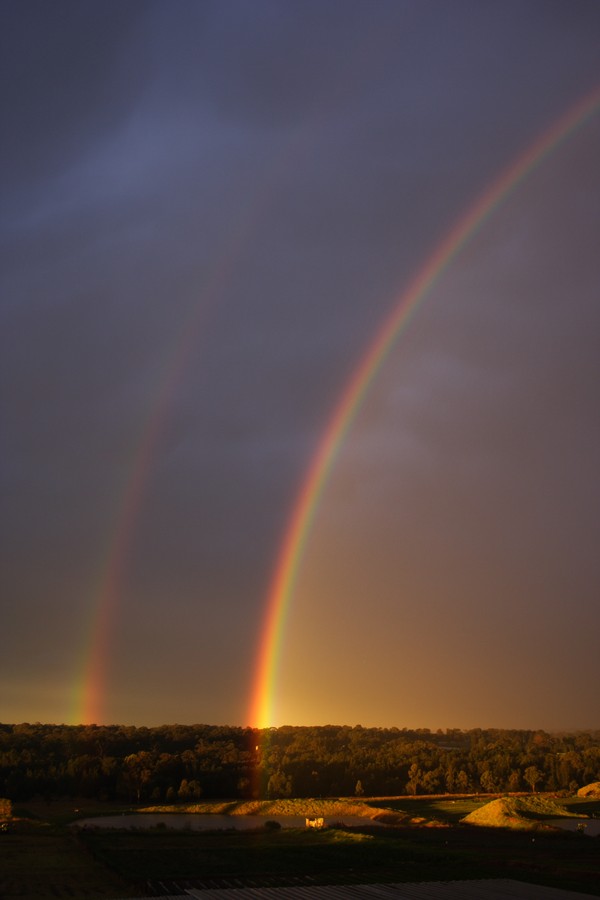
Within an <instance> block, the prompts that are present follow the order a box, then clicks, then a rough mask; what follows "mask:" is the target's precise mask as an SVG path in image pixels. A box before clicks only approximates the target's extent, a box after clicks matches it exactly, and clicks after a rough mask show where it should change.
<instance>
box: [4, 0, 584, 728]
mask: <svg viewBox="0 0 600 900" xmlns="http://www.w3.org/2000/svg"><path fill="white" fill-rule="evenodd" d="M0 12H1V19H2V21H1V23H0V35H1V38H0V40H1V44H2V46H1V47H0V57H1V60H2V73H1V78H0V85H1V92H2V93H1V96H2V101H1V102H2V122H3V139H2V167H1V170H2V212H1V238H2V307H1V313H0V315H1V322H0V334H1V338H0V340H1V346H0V352H1V362H0V375H1V394H2V396H1V400H2V409H1V418H2V435H1V440H2V504H1V514H0V518H1V525H2V539H1V551H2V571H3V576H2V578H3V584H2V589H3V598H4V600H3V606H2V634H3V638H4V639H3V653H2V660H1V662H0V667H1V670H0V676H1V677H0V719H1V720H3V721H8V722H18V721H36V720H39V721H44V722H55V721H68V720H71V719H73V718H75V719H76V718H77V715H78V709H79V711H81V707H78V706H77V704H75V702H74V699H73V698H74V692H75V693H76V692H77V690H78V689H79V688H80V686H81V684H82V682H84V681H85V679H86V674H85V673H86V661H87V660H88V659H89V656H90V653H91V648H92V647H93V645H94V637H93V635H94V632H95V630H96V628H97V625H96V623H97V620H98V615H99V612H101V610H102V609H106V608H108V606H109V605H110V603H112V602H113V601H114V603H115V607H114V609H115V615H114V619H113V620H112V623H111V626H110V631H109V633H108V639H109V640H108V648H109V649H108V651H107V653H106V662H107V669H106V672H107V682H106V691H105V696H104V711H103V721H106V722H130V723H135V724H148V725H150V724H156V723H162V722H173V721H178V722H182V723H183V722H200V721H201V722H210V723H230V724H245V722H246V721H247V711H248V703H249V691H250V684H251V682H252V677H253V672H254V669H255V661H256V654H257V648H258V641H259V635H260V633H261V630H262V623H263V620H264V614H265V604H266V598H267V595H268V590H269V583H270V580H271V578H272V573H273V569H274V566H275V563H276V560H277V558H278V555H279V551H280V545H281V541H282V539H283V533H284V529H285V525H286V522H287V521H288V518H289V516H290V514H291V511H292V508H293V505H294V501H295V497H296V495H297V492H298V491H299V489H300V485H301V482H302V478H303V475H304V473H305V472H306V470H307V468H308V466H309V463H310V460H311V457H312V454H313V453H314V451H315V449H316V447H317V446H318V444H319V440H320V436H321V435H322V433H323V429H324V428H325V426H326V424H327V421H328V417H329V416H330V414H331V412H332V410H333V408H334V407H335V404H336V401H337V400H338V398H339V396H340V394H341V392H342V391H343V390H344V386H345V385H346V384H347V381H348V379H349V377H350V376H351V374H352V372H353V371H354V370H355V368H356V366H357V365H358V363H359V362H360V359H361V357H362V354H364V353H365V351H366V349H367V347H368V346H369V342H370V340H371V339H372V337H373V336H374V334H375V333H376V331H377V328H378V327H379V326H380V324H381V323H382V321H383V320H384V317H385V316H386V315H387V314H388V312H389V311H390V310H391V309H392V308H393V306H394V304H395V302H397V299H398V297H399V296H400V295H401V292H402V289H403V287H404V286H405V285H406V284H407V283H408V281H409V280H410V278H411V277H412V276H413V275H414V274H415V272H416V271H418V269H419V267H420V266H421V265H422V264H423V262H424V261H425V260H426V259H427V257H428V255H429V254H430V253H431V252H432V251H433V249H434V247H435V246H436V244H437V242H438V241H439V240H440V239H441V238H442V237H443V236H444V235H445V234H446V233H448V231H449V230H450V229H451V228H452V227H453V223H455V222H456V220H457V219H458V217H459V216H460V215H461V214H462V213H463V212H464V211H465V210H466V209H467V208H468V206H469V205H470V204H471V203H472V202H473V200H474V199H475V198H476V197H477V196H478V195H479V194H480V193H481V192H482V191H483V190H484V189H485V188H486V187H487V186H488V185H489V184H490V183H491V182H492V181H493V179H494V178H496V177H497V176H498V174H499V173H500V172H501V171H502V170H503V169H504V168H505V167H506V166H507V165H508V164H510V163H511V162H512V161H513V160H514V159H515V158H517V157H518V156H519V154H521V153H522V152H523V151H524V150H525V149H526V148H527V147H528V146H529V145H530V144H531V143H532V142H533V141H534V140H535V139H536V138H537V137H538V136H539V135H540V134H542V133H543V132H544V130H545V129H547V128H549V127H550V126H551V125H552V124H553V123H554V122H555V121H556V120H557V119H558V118H559V117H560V116H561V115H562V114H563V113H565V112H566V111H567V110H568V109H569V108H571V107H573V106H574V104H576V103H577V102H578V101H580V100H581V98H582V97H584V96H586V95H587V94H589V93H590V92H591V91H592V90H593V89H594V88H595V87H597V86H598V84H600V62H599V60H600V6H599V5H598V3H597V2H596V0H589V2H588V0H540V2H536V0H518V2H515V0H502V2H496V0H494V2H492V0H455V2H452V3H448V2H446V0H418V2H404V0H394V2H386V0H378V2H376V3H373V2H370V0H356V2H354V0H319V2H311V0H302V2H300V0H298V2H290V0H274V2H263V0H224V2H223V0H219V2H203V0H178V2H176V3H173V2H168V0H155V2H142V0H140V2H136V0H129V2H127V3H123V2H112V0H97V2H86V0H54V2H52V3H48V2H42V0H40V2H32V0H18V2H17V0H1V2H0ZM599 160H600V115H599V114H598V113H597V114H596V115H595V116H593V117H592V118H591V119H590V120H589V121H587V122H586V123H585V124H584V125H583V126H582V127H580V128H579V129H578V130H576V131H575V132H574V133H573V134H572V135H571V136H570V137H569V139H568V140H567V141H566V142H565V143H564V144H563V145H562V146H561V147H559V148H558V149H557V150H556V151H555V152H554V153H553V154H552V155H551V156H549V157H548V158H547V159H546V160H544V161H543V163H542V164H541V165H540V166H539V167H538V168H537V169H536V170H535V172H533V173H532V175H531V176H530V177H529V178H528V179H527V180H526V181H525V182H524V183H523V184H522V185H521V186H520V187H519V189H518V190H517V191H516V192H515V193H514V194H513V195H512V196H511V197H510V198H509V200H508V201H507V202H506V203H505V204H504V205H503V206H502V207H501V208H500V209H499V210H497V212H496V213H495V214H494V215H493V216H492V217H491V218H490V219H489V220H488V221H487V222H486V224H485V225H484V227H483V228H482V229H481V230H480V231H479V232H478V234H477V235H476V236H475V237H474V239H473V240H472V241H471V243H470V244H469V245H468V247H466V248H465V249H464V251H463V252H462V253H461V254H460V255H459V256H458V257H457V258H456V260H455V261H454V262H453V264H452V266H451V267H450V268H449V270H448V271H447V273H446V274H445V275H444V277H443V278H442V279H440V281H439V283H438V284H437V285H436V286H435V289H434V290H433V291H432V292H431V294H430V296H428V298H427V299H426V301H425V302H424V303H423V304H422V306H421V307H420V309H419V311H418V313H417V314H416V316H415V317H414V319H413V321H412V323H411V325H410V326H409V328H408V329H406V331H405V332H404V333H403V334H402V335H401V336H400V338H399V340H398V341H397V343H396V345H395V347H394V350H393V352H392V353H391V354H390V356H389V357H388V359H387V362H386V365H385V366H384V367H383V369H382V370H381V372H380V374H379V377H378V378H377V380H376V382H375V383H374V384H373V386H372V388H371V390H370V392H369V394H368V396H367V399H366V401H365V403H364V405H363V407H362V410H361V413H360V415H359V416H358V418H357V420H356V422H355V425H354V427H353V429H352V431H351V433H350V434H349V436H348V439H347V440H346V442H345V444H344V447H343V448H342V451H341V453H340V456H339V460H338V463H337V465H336V467H335V469H334V472H333V474H332V477H331V479H330V482H329V484H328V486H327V488H326V490H325V492H324V494H323V497H322V501H321V504H320V507H319V512H318V515H317V520H316V523H315V526H314V529H313V532H312V533H311V537H310V540H309V542H308V544H307V548H306V554H305V557H304V560H303V564H302V567H301V570H300V575H299V579H298V585H297V590H296V594H295V596H294V601H293V604H292V607H291V610H290V616H289V620H288V626H287V630H286V632H285V635H284V643H283V653H282V665H281V670H280V672H279V677H278V690H277V703H276V708H277V722H276V724H283V723H284V722H285V723H289V724H296V723H303V724H319V723H324V722H337V723H345V724H355V723H357V722H361V723H362V724H363V725H397V726H399V727H402V726H405V725H406V726H429V727H438V726H439V727H446V726H449V727H470V726H478V725H480V726H488V725H489V726H494V725H495V726H499V727H505V726H506V727H510V726H515V727H532V728H534V727H545V728H563V727H564V728H574V727H589V726H594V727H597V726H598V724H599V723H598V711H597V698H596V685H597V683H598V681H599V680H600V669H599V662H598V654H597V646H596V645H597V636H598V633H599V630H600V620H599V615H600V612H599V611H600V603H599V602H598V601H599V599H600V559H599V554H598V553H597V544H598V535H599V532H600V528H599V525H600V523H599V513H598V510H599V509H600V503H599V501H600V496H599V494H600V491H599V480H598V465H597V460H598V459H599V458H600V433H599V424H598V408H599V399H600V395H599V388H598V385H599V384H600V377H599V376H600V371H599V369H600V353H599V349H600V348H599V335H600V298H599V285H600V261H599V256H598V236H599V234H600V162H599ZM136 478H137V480H136ZM140 487H141V491H138V489H139V488H140ZM127 503H129V507H130V508H131V506H132V505H133V510H134V515H133V516H132V517H131V519H127V520H126V522H127V524H126V525H124V521H125V519H124V515H125V513H124V504H125V505H127ZM130 511H131V509H130ZM119 535H120V537H118V547H117V546H116V545H115V540H116V539H117V536H119ZM117 558H118V560H119V566H120V568H119V577H118V580H117V585H116V588H114V589H113V588H111V589H110V591H109V593H110V597H107V596H106V593H107V587H106V574H107V571H108V570H109V568H110V563H111V560H112V562H113V566H114V564H115V560H116V559H117ZM307 658H308V659H309V660H310V661H312V660H317V661H318V665H317V666H315V667H312V666H309V667H308V671H307V665H306V661H307ZM323 672H325V673H326V675H325V677H324V676H323ZM81 714H82V715H83V712H81Z"/></svg>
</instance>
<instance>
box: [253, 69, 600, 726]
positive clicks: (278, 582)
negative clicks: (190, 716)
mask: <svg viewBox="0 0 600 900" xmlns="http://www.w3.org/2000/svg"><path fill="white" fill-rule="evenodd" d="M599 108H600V87H596V88H595V89H594V90H593V91H592V92H591V93H589V94H587V95H586V96H585V97H584V98H583V99H581V100H580V101H578V102H577V104H576V105H575V106H573V107H571V108H570V109H569V110H568V112H567V113H566V114H564V115H563V116H561V118H560V119H558V120H557V121H556V122H555V123H554V124H553V125H552V127H551V128H549V129H548V130H547V131H546V132H544V133H543V134H542V135H541V136H540V137H539V138H538V139H537V140H536V141H534V143H533V144H531V145H530V146H529V147H528V148H527V150H526V151H525V152H524V153H523V154H521V155H520V156H519V157H518V158H517V159H516V160H515V161H514V162H513V163H512V164H511V165H510V166H509V167H508V168H507V169H506V170H505V171H503V172H502V173H501V174H500V176H499V177H498V178H497V179H496V180H495V181H494V182H493V183H492V184H491V185H490V186H489V187H488V188H487V189H486V190H485V191H484V192H483V194H482V195H481V196H480V197H479V198H478V199H477V200H476V201H475V203H473V205H472V206H470V207H469V208H468V209H467V211H466V212H465V213H464V214H463V215H462V216H461V217H460V218H459V219H458V221H457V222H456V223H455V225H454V226H453V227H452V229H451V230H450V232H449V233H448V234H447V236H446V237H445V238H444V239H443V240H442V241H441V243H440V244H439V245H438V246H437V247H436V248H435V250H434V252H433V253H432V254H431V256H430V257H429V258H428V259H427V260H426V262H425V264H424V265H423V267H422V268H421V269H420V270H419V272H418V273H417V275H416V276H415V277H414V279H413V280H412V282H411V283H410V284H409V285H408V287H407V289H406V290H405V291H404V292H403V293H402V295H401V296H400V298H399V300H398V302H397V303H396V305H395V307H394V308H393V309H392V312H391V314H390V315H389V316H388V317H387V318H386V320H385V321H384V322H383V324H382V326H381V327H380V329H379V330H378V332H377V334H376V335H375V338H374V340H373V341H372V342H371V344H370V346H369V347H368V349H367V352H366V353H365V354H364V356H363V357H362V359H361V360H360V363H359V365H358V367H357V368H356V370H355V371H354V373H353V374H352V377H351V378H350V380H349V382H348V383H347V385H346V387H345V388H344V390H343V392H342V396H341V398H340V400H339V401H338V403H337V405H336V407H335V408H334V411H333V414H332V416H331V418H330V420H329V423H328V425H327V427H326V428H325V431H324V434H323V436H322V438H321V440H320V443H319V446H318V449H317V451H316V453H315V455H314V457H313V459H312V460H311V462H310V466H309V468H308V472H307V474H306V477H305V479H304V481H303V483H302V485H301V488H300V492H299V494H298V496H297V498H296V502H295V504H294V507H293V509H292V514H291V516H290V518H289V521H288V525H287V528H286V532H285V536H284V540H283V542H282V544H281V547H280V551H279V556H278V558H277V563H276V566H275V570H274V575H273V578H272V581H271V586H270V590H269V594H268V598H267V603H266V614H265V618H264V626H263V629H262V632H261V639H260V645H259V648H258V654H257V666H256V673H255V678H254V683H253V689H252V695H251V702H250V709H249V721H250V724H251V725H253V726H256V727H259V728H268V727H270V726H272V725H273V724H274V686H275V682H276V675H277V672H278V670H279V665H280V656H281V649H282V645H283V639H284V631H285V623H286V617H287V614H288V612H289V608H290V604H291V600H292V596H293V593H294V587H295V584H296V580H297V576H298V571H299V568H300V563H301V561H302V558H303V554H304V550H305V547H306V542H307V538H308V535H309V533H310V530H311V527H312V524H313V522H314V519H315V515H316V511H317V508H318V505H319V502H320V499H321V496H322V494H323V490H324V487H325V484H326V482H327V479H328V477H329V474H330V472H331V469H332V466H333V464H334V462H335V459H336V456H337V455H338V452H339V450H340V447H341V445H342V444H343V442H344V440H345V438H346V435H347V434H348V431H349V429H350V427H351V425H352V423H353V421H354V419H355V417H356V414H357V412H358V410H359V409H360V407H361V405H362V403H363V401H364V399H365V396H366V394H367V393H368V391H369V388H370V386H371V384H372V383H373V381H374V379H375V378H376V376H377V374H378V372H379V370H380V368H381V366H382V365H383V362H384V361H385V359H386V357H387V355H388V354H389V352H390V350H391V348H392V346H393V345H394V343H395V342H396V340H397V339H398V337H399V335H400V334H401V332H402V330H403V329H404V328H405V327H406V325H407V324H408V322H409V320H410V318H411V316H412V314H413V313H414V312H415V310H416V309H417V307H418V305H419V304H420V303H421V302H422V301H423V300H424V299H425V297H426V296H427V294H428V293H429V291H430V290H431V289H432V287H433V286H434V285H435V283H436V282H437V281H438V280H439V278H440V277H441V276H442V274H443V273H444V272H445V271H446V269H447V268H448V266H449V265H450V263H451V262H452V261H453V260H454V259H455V258H456V256H457V254H458V253H460V251H461V250H462V249H463V248H464V247H465V245H466V244H467V243H468V242H469V241H470V240H471V238H472V237H473V236H474V235H475V234H476V232H477V231H478V230H479V229H480V228H481V227H482V226H483V225H484V224H485V222H486V221H487V219H489V217H490V216H491V215H492V214H493V213H494V211H495V210H496V209H497V208H498V207H499V206H500V205H501V204H502V203H503V202H504V201H505V200H506V199H507V198H508V197H509V196H510V195H511V194H512V193H513V191H514V190H515V189H516V188H517V187H518V186H519V184H520V183H521V182H522V181H523V180H524V179H525V178H526V177H527V176H528V175H529V174H530V173H531V172H532V171H533V170H534V169H535V168H536V167H537V166H538V165H539V164H540V163H541V162H542V161H543V160H544V159H546V158H547V157H548V156H549V155H550V154H551V153H552V152H553V151H555V150H556V149H557V148H558V147H559V146H560V145H561V144H562V143H563V142H564V141H565V140H566V139H567V138H568V137H569V136H570V135H571V134H573V132H574V131H575V130H576V129H577V128H579V127H580V126H582V125H583V124H584V123H585V122H587V121H588V120H589V119H590V118H591V117H592V116H593V115H594V114H595V113H597V112H598V110H599Z"/></svg>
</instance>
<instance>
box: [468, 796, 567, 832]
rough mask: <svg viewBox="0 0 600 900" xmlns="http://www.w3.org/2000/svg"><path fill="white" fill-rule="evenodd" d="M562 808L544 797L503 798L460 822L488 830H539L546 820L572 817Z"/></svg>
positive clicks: (476, 810) (493, 801) (487, 804)
mask: <svg viewBox="0 0 600 900" xmlns="http://www.w3.org/2000/svg"><path fill="white" fill-rule="evenodd" d="M570 815H572V813H568V812H566V811H565V810H564V809H563V807H562V806H559V805H558V804H557V803H554V802H553V801H552V800H545V799H543V798H542V797H501V798H500V799H499V800H491V801H490V802H489V803H486V804H485V805H484V806H480V807H479V809H475V810H473V812H471V813H469V815H468V816H464V818H462V819H461V820H460V821H461V822H463V823H464V824H466V825H482V826H484V827H486V828H520V829H524V830H527V829H531V828H539V827H540V822H541V821H543V820H544V819H558V818H562V817H564V816H570Z"/></svg>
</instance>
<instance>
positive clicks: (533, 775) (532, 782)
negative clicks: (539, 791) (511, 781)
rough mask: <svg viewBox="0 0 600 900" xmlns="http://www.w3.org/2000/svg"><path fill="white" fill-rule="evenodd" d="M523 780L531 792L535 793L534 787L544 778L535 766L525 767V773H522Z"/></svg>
mask: <svg viewBox="0 0 600 900" xmlns="http://www.w3.org/2000/svg"><path fill="white" fill-rule="evenodd" d="M523 778H524V779H525V781H526V782H527V784H528V785H529V786H530V788H531V790H532V791H533V792H534V793H535V786H536V785H537V784H539V783H540V781H542V779H543V778H544V773H543V772H540V770H539V769H538V767H537V766H527V768H526V769H525V771H524V772H523Z"/></svg>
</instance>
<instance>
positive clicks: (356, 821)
mask: <svg viewBox="0 0 600 900" xmlns="http://www.w3.org/2000/svg"><path fill="white" fill-rule="evenodd" d="M265 822H278V823H279V824H280V825H281V827H282V828H304V827H305V825H306V817H305V816H220V815H216V814H214V815H202V814H196V813H162V814H161V813H133V814H124V815H121V816H94V818H91V819H78V820H77V821H76V822H73V823H72V824H73V825H74V826H75V827H77V828H140V829H148V828H156V826H157V825H158V826H161V827H166V828H173V829H176V830H177V831H182V830H186V829H189V830H191V831H215V830H218V831H226V830H227V831H228V830H230V829H232V828H234V829H235V830H236V831H237V830H247V829H252V828H254V829H256V828H264V826H265ZM339 822H341V823H343V824H344V825H369V824H372V823H371V820H370V819H368V818H366V817H360V816H331V817H329V818H326V819H325V824H326V825H333V824H334V823H339Z"/></svg>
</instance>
